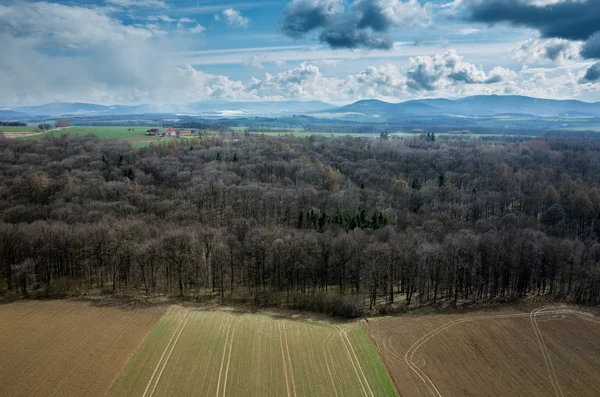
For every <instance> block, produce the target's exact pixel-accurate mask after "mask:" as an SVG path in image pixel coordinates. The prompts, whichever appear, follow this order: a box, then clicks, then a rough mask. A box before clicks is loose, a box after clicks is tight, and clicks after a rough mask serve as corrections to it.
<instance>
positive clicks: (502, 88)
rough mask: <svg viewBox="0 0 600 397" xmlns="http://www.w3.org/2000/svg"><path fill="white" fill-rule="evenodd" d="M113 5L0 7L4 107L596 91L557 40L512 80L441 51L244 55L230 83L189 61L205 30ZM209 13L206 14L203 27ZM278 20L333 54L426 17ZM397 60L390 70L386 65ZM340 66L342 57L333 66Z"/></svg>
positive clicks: (379, 10) (378, 3) (369, 5)
mask: <svg viewBox="0 0 600 397" xmlns="http://www.w3.org/2000/svg"><path fill="white" fill-rule="evenodd" d="M538 1H541V0H538ZM588 1H590V0H588ZM117 3H119V4H121V5H122V6H121V7H120V8H119V11H115V8H114V7H112V6H111V7H98V6H87V7H83V6H74V5H64V4H58V3H47V2H34V3H26V2H16V3H12V4H11V5H0V47H1V48H2V58H1V59H0V90H1V92H2V100H1V101H2V102H3V103H2V105H19V104H37V103H43V102H51V101H85V102H95V103H103V104H114V103H125V104H129V103H155V104H161V103H181V102H191V101H203V100H212V99H227V100H283V99H300V100H323V101H328V102H332V103H347V102H352V101H355V100H359V99H367V98H378V99H383V100H387V101H396V102H397V101H401V100H406V99H412V98H418V97H424V96H427V97H435V96H438V97H458V96H465V95H475V94H492V93H493V94H527V95H535V96H542V97H555V98H565V97H576V96H578V95H586V93H594V92H596V93H597V92H598V91H599V90H600V64H599V63H596V64H595V65H594V66H593V67H591V68H589V70H587V71H586V70H585V69H586V67H587V66H589V65H590V64H591V63H585V62H583V63H582V62H581V59H579V58H577V57H576V54H577V53H578V52H579V49H580V48H583V49H584V50H582V51H585V48H586V46H587V48H588V49H587V50H588V51H593V49H594V45H596V44H595V43H596V41H594V40H595V39H594V40H592V38H590V39H588V40H587V41H586V42H585V44H583V41H569V40H566V39H532V40H529V41H526V42H523V43H521V44H520V46H519V47H518V48H519V51H520V52H521V56H522V57H523V59H527V62H533V63H534V64H535V63H543V62H545V61H546V60H549V61H551V62H556V63H558V64H559V65H561V66H559V67H556V68H544V69H536V68H533V67H531V68H523V69H522V70H518V69H515V68H512V69H511V68H508V67H497V66H495V65H497V64H489V63H488V64H486V66H485V67H484V66H481V65H479V64H477V63H474V62H472V60H471V59H469V58H470V57H472V56H475V55H474V54H476V52H473V51H471V52H469V53H468V54H470V55H469V56H467V57H463V56H461V55H459V53H457V51H455V50H452V49H443V47H439V49H438V50H431V48H430V51H431V53H430V54H428V55H421V56H415V55H419V54H420V52H417V51H421V49H420V48H422V47H412V46H411V47H407V46H402V45H397V44H396V45H394V50H393V52H392V53H390V52H388V51H371V52H369V54H384V55H385V58H384V57H383V56H382V57H378V58H370V57H368V56H367V55H366V53H365V52H364V51H353V50H346V51H335V52H334V51H331V50H328V49H325V48H323V47H321V46H320V48H319V49H318V50H317V51H316V52H319V54H321V60H320V61H316V60H315V61H312V62H311V61H307V62H302V63H300V64H299V65H298V62H299V61H298V59H307V58H308V59H311V58H310V56H311V54H312V55H314V53H315V52H311V51H306V50H305V49H304V47H303V48H302V49H296V48H295V49H294V51H296V52H298V53H301V55H300V56H298V55H297V54H296V55H295V56H294V57H288V58H286V57H285V56H280V55H279V54H281V53H282V52H277V51H279V49H281V48H283V49H285V51H288V50H287V49H289V48H290V47H285V46H283V47H274V48H273V51H274V52H273V53H272V54H276V55H273V56H270V55H265V54H264V53H262V54H261V53H256V51H255V50H257V49H252V48H246V49H241V50H240V51H239V52H236V51H233V50H232V51H230V52H228V53H227V55H223V56H227V57H234V58H235V60H234V62H233V63H237V65H239V67H240V68H242V69H243V70H244V71H245V74H244V77H243V78H239V77H238V78H232V77H229V76H225V75H221V73H222V72H220V71H215V70H218V69H216V68H213V69H212V70H213V71H214V72H213V73H207V72H206V71H202V70H198V64H200V63H201V62H199V61H198V59H200V58H202V57H205V56H216V57H220V56H221V55H214V54H213V55H210V54H208V55H207V54H204V53H203V54H201V55H198V56H196V57H194V56H193V55H190V54H192V53H193V51H189V48H190V47H191V46H190V44H191V43H193V44H195V45H196V44H197V43H201V42H202V41H203V40H207V39H206V36H207V35H208V33H210V28H207V29H206V30H205V29H204V27H203V26H202V25H200V24H199V23H198V22H197V20H196V18H195V17H194V18H190V16H192V15H188V16H186V17H182V16H181V15H176V14H173V13H170V12H169V10H163V9H160V8H159V6H158V5H157V4H155V2H153V1H149V2H144V1H125V0H117ZM125 4H127V5H128V7H142V4H146V7H151V4H154V6H152V7H153V8H151V9H149V10H147V12H149V14H145V15H143V16H140V17H138V18H136V19H134V20H131V21H129V22H128V23H125V22H123V20H122V19H120V18H119V15H121V14H119V13H122V12H123V8H122V7H125ZM136 9H137V8H136ZM234 11H235V10H234ZM213 13H214V11H211V13H210V14H208V15H209V18H212V15H214V14H213ZM219 15H220V18H225V17H226V15H230V16H231V17H232V24H233V25H232V26H237V27H243V23H241V22H239V21H238V23H236V22H235V20H236V18H237V17H240V18H246V17H244V16H243V15H242V14H239V15H238V14H236V13H235V12H234V13H228V12H225V13H221V14H219ZM285 15H287V16H288V17H290V18H288V19H287V20H286V21H287V22H286V25H285V26H287V28H286V29H287V33H288V34H289V35H291V36H294V37H302V36H305V35H306V34H315V35H317V37H319V36H320V37H321V38H322V40H323V41H325V42H326V43H328V44H329V45H331V46H334V47H335V46H339V47H350V48H356V47H366V48H388V46H390V45H392V44H391V42H390V41H391V39H390V38H389V37H388V35H389V34H390V32H391V31H392V30H393V29H396V28H397V27H400V26H404V25H406V24H411V23H417V24H419V25H424V24H427V23H428V15H429V14H428V11H427V7H423V6H421V5H419V4H418V3H417V2H416V1H397V0H374V1H366V0H355V1H354V2H353V3H351V4H350V5H349V6H348V7H346V8H344V7H343V6H342V2H341V0H296V1H293V2H292V3H289V4H288V6H287V8H286V14H285ZM292 15H293V18H292ZM338 17H339V18H338ZM336 18H338V19H336ZM340 18H341V19H340ZM199 20H200V21H201V19H199ZM222 20H223V21H225V20H224V19H222ZM344 21H350V22H351V23H347V24H343V22H344ZM340 24H341V25H340ZM206 32H208V33H206ZM196 48H197V47H196ZM408 48H410V52H408V51H407V49H408ZM463 48H466V47H463ZM222 51H224V50H222V49H217V50H214V51H213V52H214V53H215V54H220V53H221V52H222ZM290 51H291V50H290ZM423 51H425V50H423ZM519 51H516V52H519ZM210 52H211V51H206V53H210ZM402 53H403V54H404V55H401V56H400V57H398V60H396V61H390V58H388V55H390V57H391V54H395V56H397V54H402ZM339 54H342V57H340V58H337V57H336V56H337V55H339ZM344 54H346V55H344ZM461 54H462V52H461ZM329 55H331V56H332V58H331V59H330V60H329V61H327V59H329V58H324V56H329ZM363 55H364V57H363ZM409 55H412V56H411V57H409ZM462 55H464V54H462ZM304 56H306V57H307V58H304ZM344 56H347V57H346V58H344ZM312 59H317V58H316V57H315V58H312ZM348 59H353V61H352V62H349V61H348ZM195 60H196V61H195ZM284 60H285V61H286V62H284ZM523 62H524V61H523ZM233 63H230V64H233ZM563 64H564V65H563ZM219 65H220V64H219ZM288 65H297V66H295V67H291V68H290V67H289V66H288ZM369 65H370V66H369ZM565 65H566V66H565ZM334 66H335V68H334ZM504 66H506V65H504ZM209 67H210V66H208V65H207V66H206V68H207V70H210V69H208V68H209ZM342 68H343V69H342ZM340 69H342V70H343V72H342V71H340ZM265 71H267V72H270V73H265ZM250 76H254V77H250Z"/></svg>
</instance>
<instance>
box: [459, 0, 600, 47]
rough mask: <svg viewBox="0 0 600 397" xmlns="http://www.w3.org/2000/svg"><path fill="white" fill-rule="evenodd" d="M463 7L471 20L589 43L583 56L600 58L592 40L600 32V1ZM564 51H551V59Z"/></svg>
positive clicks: (504, 0)
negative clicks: (524, 28)
mask: <svg viewBox="0 0 600 397" xmlns="http://www.w3.org/2000/svg"><path fill="white" fill-rule="evenodd" d="M553 3H554V4H553ZM463 4H464V6H465V7H466V11H467V16H466V19H467V20H469V21H472V22H483V23H487V24H490V25H493V24H496V23H501V22H505V23H509V24H511V25H513V26H521V27H528V28H533V29H536V30H538V31H539V32H540V35H541V36H542V38H561V39H567V40H588V42H587V43H586V44H585V46H584V50H583V52H582V56H583V57H586V58H597V57H600V51H599V50H600V49H599V45H598V43H597V42H592V40H591V39H590V38H591V37H592V36H593V35H594V34H595V33H597V32H598V31H600V0H563V1H559V2H554V1H543V0H540V1H535V2H534V1H532V0H466V1H465V2H464V3H463ZM544 4H545V5H544ZM563 49H564V48H559V47H557V48H555V49H554V50H555V51H552V49H550V52H549V53H548V57H549V58H551V59H552V56H553V55H555V56H556V57H558V55H559V54H560V52H561V51H562V50H563Z"/></svg>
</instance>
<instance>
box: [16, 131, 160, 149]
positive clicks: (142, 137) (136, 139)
mask: <svg viewBox="0 0 600 397" xmlns="http://www.w3.org/2000/svg"><path fill="white" fill-rule="evenodd" d="M7 128H8V127H7ZM151 128H160V127H151V126H147V127H139V126H133V127H95V126H89V127H88V126H74V127H69V128H66V129H64V130H51V131H48V132H45V133H42V134H36V135H27V134H23V136H22V137H20V138H21V139H41V138H43V137H45V136H60V135H61V134H64V133H68V134H70V135H90V134H93V135H95V136H97V137H98V138H104V139H107V138H110V139H115V138H118V139H124V140H126V141H128V142H130V143H131V144H132V145H133V146H134V147H141V146H147V145H149V144H151V143H153V142H154V143H157V142H160V141H162V140H164V139H165V138H161V137H158V136H147V135H146V131H147V130H149V129H151Z"/></svg>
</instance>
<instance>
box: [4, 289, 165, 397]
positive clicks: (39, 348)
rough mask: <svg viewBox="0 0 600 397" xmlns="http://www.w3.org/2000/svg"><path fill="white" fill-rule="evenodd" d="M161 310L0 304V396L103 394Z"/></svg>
mask: <svg viewBox="0 0 600 397" xmlns="http://www.w3.org/2000/svg"><path fill="white" fill-rule="evenodd" d="M163 313H164V309H161V308H136V309H134V310H127V309H122V308H117V307H99V306H98V305H93V304H90V303H83V302H68V301H48V302H42V301H34V302H17V303H8V304H1V305H0V396H11V397H13V396H28V397H31V396H86V397H87V396H103V395H105V394H106V392H107V391H108V390H109V388H110V386H111V384H112V383H113V381H114V379H115V378H116V377H117V375H118V374H119V371H120V370H121V368H122V367H123V366H124V365H125V363H126V362H127V360H128V359H129V357H130V356H131V355H132V354H133V352H134V351H135V350H136V349H137V348H138V346H139V345H140V344H141V343H142V341H143V340H144V338H145V336H146V335H147V334H148V333H149V332H150V330H152V328H153V327H154V325H155V324H156V323H157V321H158V320H159V319H160V318H161V316H162V315H163Z"/></svg>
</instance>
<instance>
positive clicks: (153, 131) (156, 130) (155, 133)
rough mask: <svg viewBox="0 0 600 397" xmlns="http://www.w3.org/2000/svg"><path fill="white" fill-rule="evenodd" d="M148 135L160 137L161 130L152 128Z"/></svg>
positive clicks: (147, 132)
mask: <svg viewBox="0 0 600 397" xmlns="http://www.w3.org/2000/svg"><path fill="white" fill-rule="evenodd" d="M146 135H149V136H156V135H160V130H159V129H158V128H151V129H149V130H148V131H146Z"/></svg>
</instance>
